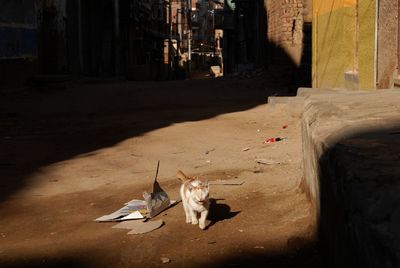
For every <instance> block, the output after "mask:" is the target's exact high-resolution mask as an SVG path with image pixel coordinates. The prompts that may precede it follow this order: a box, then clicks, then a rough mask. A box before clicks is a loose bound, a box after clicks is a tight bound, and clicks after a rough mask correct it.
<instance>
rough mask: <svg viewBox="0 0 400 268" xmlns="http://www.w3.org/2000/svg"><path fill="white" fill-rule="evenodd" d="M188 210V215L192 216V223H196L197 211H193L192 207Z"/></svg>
mask: <svg viewBox="0 0 400 268" xmlns="http://www.w3.org/2000/svg"><path fill="white" fill-rule="evenodd" d="M189 211H190V217H191V218H192V224H198V223H199V220H198V219H197V212H196V211H194V210H193V209H189Z"/></svg>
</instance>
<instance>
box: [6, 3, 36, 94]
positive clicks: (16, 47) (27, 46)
mask: <svg viewBox="0 0 400 268" xmlns="http://www.w3.org/2000/svg"><path fill="white" fill-rule="evenodd" d="M0 7H1V8H0V88H1V87H7V86H10V85H13V86H20V85H22V83H21V81H25V80H26V79H27V77H29V76H31V75H32V74H35V73H36V72H37V68H38V41H37V34H38V27H37V23H36V16H35V14H36V5H35V2H34V1H32V0H21V1H14V0H0Z"/></svg>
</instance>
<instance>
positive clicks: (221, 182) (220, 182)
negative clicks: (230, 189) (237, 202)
mask: <svg viewBox="0 0 400 268" xmlns="http://www.w3.org/2000/svg"><path fill="white" fill-rule="evenodd" d="M244 182H245V181H244V180H241V179H231V180H215V181H210V182H209V184H210V185H242V184H243V183H244Z"/></svg>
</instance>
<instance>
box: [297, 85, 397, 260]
mask: <svg viewBox="0 0 400 268" xmlns="http://www.w3.org/2000/svg"><path fill="white" fill-rule="evenodd" d="M313 92H317V90H313V89H309V90H306V89H303V90H301V91H300V92H299V93H301V94H307V95H308V97H306V99H305V102H304V113H303V119H302V120H303V122H302V131H303V156H304V159H303V160H304V163H303V165H304V179H305V180H304V189H305V191H306V192H307V193H308V195H309V197H310V200H311V201H312V203H313V204H314V207H315V213H316V216H317V217H318V219H319V223H320V224H319V229H320V238H321V245H323V248H324V250H325V252H326V253H327V254H326V258H327V260H330V261H328V262H327V263H330V264H331V265H332V267H349V265H350V267H354V266H352V265H361V266H360V267H397V266H398V265H399V263H400V255H399V254H398V252H399V251H400V244H399V243H398V242H396V241H399V238H400V236H399V234H400V230H399V227H398V226H400V217H399V216H398V215H399V214H400V212H399V207H400V198H399V197H398V194H397V193H398V189H399V188H400V180H399V178H400V168H399V166H400V158H399V155H400V142H399V140H398V137H399V136H398V135H399V134H400V91H399V90H382V91H374V92H345V91H336V92H335V93H332V92H331V91H329V90H325V91H323V92H325V93H321V92H319V93H317V94H313ZM384 265H386V266H384Z"/></svg>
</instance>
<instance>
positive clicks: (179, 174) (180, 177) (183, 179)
mask: <svg viewBox="0 0 400 268" xmlns="http://www.w3.org/2000/svg"><path fill="white" fill-rule="evenodd" d="M176 176H177V177H178V179H180V180H181V181H182V182H186V181H189V180H191V179H190V178H189V177H188V176H186V175H185V173H183V172H182V171H180V170H178V172H177V173H176Z"/></svg>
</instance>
